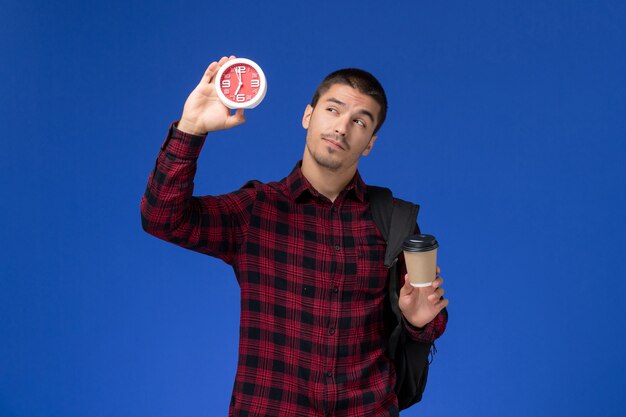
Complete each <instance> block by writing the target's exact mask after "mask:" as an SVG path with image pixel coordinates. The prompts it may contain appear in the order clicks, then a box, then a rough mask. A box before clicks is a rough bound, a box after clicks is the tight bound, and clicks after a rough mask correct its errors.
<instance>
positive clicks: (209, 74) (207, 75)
mask: <svg viewBox="0 0 626 417" xmlns="http://www.w3.org/2000/svg"><path fill="white" fill-rule="evenodd" d="M231 59H235V56H234V55H231V56H229V57H226V56H223V57H221V58H220V60H219V61H217V62H215V61H213V62H211V63H210V64H209V66H208V67H207V69H206V71H205V72H204V76H203V77H202V82H206V83H210V82H211V81H213V77H214V76H215V74H217V71H219V69H220V67H221V66H222V65H224V64H225V63H227V62H228V61H230V60H231Z"/></svg>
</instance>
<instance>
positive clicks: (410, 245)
mask: <svg viewBox="0 0 626 417" xmlns="http://www.w3.org/2000/svg"><path fill="white" fill-rule="evenodd" d="M438 247H439V243H437V239H435V237H434V236H433V235H411V236H409V237H407V238H406V239H405V240H404V242H403V244H402V250H403V251H404V261H405V263H406V269H407V273H408V274H409V282H410V283H411V285H412V286H414V287H428V286H430V285H432V282H433V281H434V280H435V278H436V276H437V248H438Z"/></svg>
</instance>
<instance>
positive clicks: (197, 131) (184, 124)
mask: <svg viewBox="0 0 626 417" xmlns="http://www.w3.org/2000/svg"><path fill="white" fill-rule="evenodd" d="M231 59H235V57H234V56H230V57H228V58H227V57H222V59H220V60H219V62H211V64H210V65H209V67H208V68H207V70H206V71H205V73H204V76H203V77H202V80H200V83H199V84H198V85H197V86H196V88H195V89H194V90H193V91H192V92H191V94H189V97H187V101H186V102H185V107H184V108H183V115H182V116H181V118H180V121H179V122H178V130H181V131H183V132H185V133H190V134H193V135H205V134H207V133H208V132H214V131H216V130H223V129H230V128H231V127H235V126H237V125H240V124H242V123H244V122H245V121H246V117H245V116H244V114H243V109H237V111H236V112H235V114H232V115H231V114H230V109H229V108H228V107H226V106H224V104H222V102H221V101H220V99H219V98H218V97H217V92H216V91H215V80H214V77H215V74H217V71H218V70H219V69H220V67H221V66H222V65H224V64H225V63H226V62H228V61H230V60H231Z"/></svg>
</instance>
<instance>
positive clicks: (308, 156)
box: [141, 57, 448, 417]
mask: <svg viewBox="0 0 626 417" xmlns="http://www.w3.org/2000/svg"><path fill="white" fill-rule="evenodd" d="M232 58H234V57H230V58H226V57H224V58H222V59H221V60H220V61H219V62H213V63H211V65H209V67H208V69H207V70H206V72H205V74H204V76H203V78H202V80H201V81H200V83H199V84H198V86H197V87H196V88H195V89H194V91H193V92H192V93H191V94H190V96H189V98H188V99H187V102H186V103H185V107H184V110H183V114H182V117H181V119H180V121H179V122H178V123H177V124H176V123H174V124H173V125H172V127H171V128H170V132H169V135H168V138H167V139H166V141H165V143H164V144H163V146H162V148H161V152H160V153H159V156H158V159H157V164H156V167H155V169H154V171H153V172H152V173H151V175H150V178H149V180H148V186H147V188H146V192H145V195H144V197H143V200H142V202H141V214H142V224H143V227H144V229H145V230H146V231H147V232H148V233H151V234H153V235H154V236H156V237H159V238H161V239H164V240H167V241H169V242H172V243H175V244H177V245H180V246H183V247H185V248H188V249H191V250H195V251H198V252H201V253H205V254H209V255H212V256H215V257H217V258H220V259H222V260H224V261H225V262H227V263H228V264H230V265H232V267H233V269H234V272H235V275H236V277H237V280H238V282H239V285H240V288H241V321H240V323H241V328H240V342H239V364H238V369H237V375H236V377H235V385H234V389H233V395H232V399H231V405H230V412H229V415H231V416H250V417H251V416H318V415H319V416H350V417H354V416H368V417H373V416H393V415H398V406H397V398H396V396H395V393H394V384H395V371H394V368H393V363H392V362H391V361H390V360H389V358H388V357H387V356H386V355H385V347H386V341H387V339H388V337H389V332H390V326H389V321H388V320H389V307H388V305H387V303H386V298H385V295H386V286H387V270H386V268H385V266H384V265H383V261H384V253H385V242H384V240H383V238H382V236H381V235H380V233H379V232H378V229H377V227H376V225H375V224H374V222H373V220H372V217H371V213H370V210H369V204H368V195H367V189H366V186H365V184H364V182H363V180H362V179H361V177H360V175H359V173H358V171H357V166H358V163H359V160H360V157H361V156H362V155H367V154H368V153H369V152H370V151H371V150H372V146H373V145H374V142H375V141H376V132H377V131H378V129H379V128H380V126H381V124H382V123H383V121H384V119H385V116H386V111H387V101H386V97H385V93H384V91H383V89H382V87H381V86H380V84H379V83H378V81H377V80H376V79H375V78H374V77H373V76H372V75H371V74H369V73H367V72H365V71H361V70H355V69H348V70H340V71H337V72H335V73H333V74H331V75H329V76H328V77H327V78H326V79H325V80H324V81H323V82H322V83H321V84H320V86H319V87H318V89H317V91H316V93H315V95H314V97H313V101H312V103H311V104H310V105H307V106H306V109H305V111H304V115H303V117H302V126H303V127H304V128H305V129H306V131H307V133H306V146H305V149H304V156H303V158H302V161H301V162H299V163H298V164H297V165H296V167H295V168H294V170H293V171H292V172H291V174H289V175H288V176H287V177H286V178H284V179H283V180H281V181H278V182H272V183H269V184H262V183H259V182H251V183H249V184H247V185H246V186H244V187H243V188H241V189H240V190H238V191H235V192H232V193H229V194H225V195H221V196H203V197H193V196H192V192H193V178H194V175H195V171H196V161H197V158H198V156H199V154H200V150H201V148H202V146H203V144H204V141H205V138H206V134H207V133H209V132H214V131H217V130H221V129H229V128H232V127H234V126H237V125H239V124H241V123H244V122H245V118H244V114H243V111H242V110H237V111H236V112H235V113H234V114H230V111H229V110H228V109H227V108H226V107H224V106H223V105H222V104H221V102H220V101H219V100H218V98H217V95H216V93H215V89H214V85H213V77H214V76H215V74H216V73H217V71H218V69H219V68H220V66H221V65H223V64H224V63H226V62H227V61H228V60H229V59H232ZM442 282H443V281H442V279H441V278H440V277H439V278H437V279H436V280H435V282H434V283H433V286H432V287H427V288H413V287H411V286H410V285H409V284H408V283H406V284H405V285H404V286H403V287H402V291H401V296H400V308H401V311H402V313H403V316H404V318H405V319H406V321H405V326H406V327H407V329H408V330H409V334H410V335H411V337H413V338H415V339H416V340H420V341H423V342H432V341H433V340H434V339H436V338H437V337H439V336H440V335H441V334H442V333H443V331H444V329H445V325H446V315H445V314H441V311H442V310H443V309H444V307H446V305H447V303H448V301H447V299H444V298H443V289H442V288H441V285H442Z"/></svg>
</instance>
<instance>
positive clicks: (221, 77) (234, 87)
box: [215, 58, 267, 109]
mask: <svg viewBox="0 0 626 417" xmlns="http://www.w3.org/2000/svg"><path fill="white" fill-rule="evenodd" d="M215 87H216V90H217V96H218V97H219V99H220V101H221V102H222V103H224V105H225V106H226V107H228V108H230V109H252V108H254V107H256V106H258V105H259V103H260V102H261V101H263V98H265V93H266V92H267V81H266V80H265V74H263V70H262V69H261V67H259V66H258V65H257V64H256V62H254V61H251V60H249V59H246V58H235V59H231V60H230V61H228V62H226V63H225V64H224V65H222V67H221V68H220V69H219V71H218V72H217V75H216V76H215Z"/></svg>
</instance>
